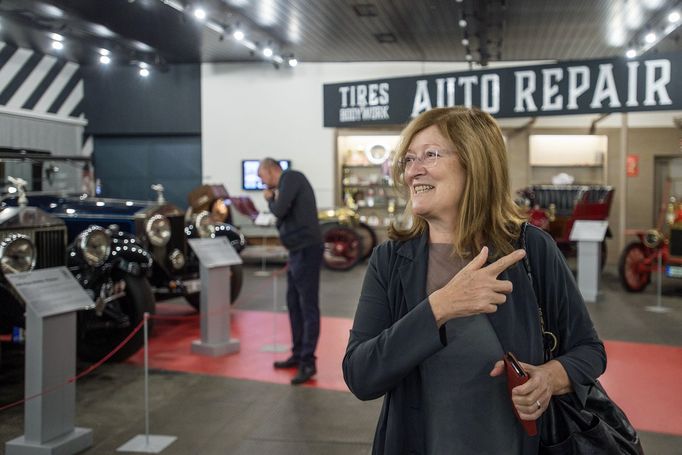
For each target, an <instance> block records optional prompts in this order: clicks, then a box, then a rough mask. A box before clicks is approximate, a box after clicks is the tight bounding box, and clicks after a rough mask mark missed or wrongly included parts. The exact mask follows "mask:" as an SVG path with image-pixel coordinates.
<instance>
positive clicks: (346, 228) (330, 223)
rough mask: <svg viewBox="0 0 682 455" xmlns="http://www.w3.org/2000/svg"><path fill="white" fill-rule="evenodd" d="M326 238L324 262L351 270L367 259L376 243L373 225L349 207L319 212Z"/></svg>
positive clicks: (334, 266) (337, 268)
mask: <svg viewBox="0 0 682 455" xmlns="http://www.w3.org/2000/svg"><path fill="white" fill-rule="evenodd" d="M317 218H318V219H319V220H320V228H321V229H322V237H323V239H324V265H325V266H326V267H327V268H329V269H331V270H350V269H352V268H353V267H354V266H355V265H356V264H357V263H358V262H361V261H364V260H365V259H367V258H368V257H369V256H370V255H371V254H372V250H373V249H374V247H375V246H376V245H377V235H376V233H375V232H374V229H372V228H371V227H369V226H368V225H367V224H365V223H363V222H361V221H360V216H359V215H358V213H357V212H356V211H355V210H353V209H350V208H348V207H340V208H336V209H324V210H319V211H318V212H317Z"/></svg>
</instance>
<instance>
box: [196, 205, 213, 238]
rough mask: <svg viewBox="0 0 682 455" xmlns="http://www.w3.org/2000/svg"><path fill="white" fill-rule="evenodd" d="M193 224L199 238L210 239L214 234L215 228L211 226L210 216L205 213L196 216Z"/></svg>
mask: <svg viewBox="0 0 682 455" xmlns="http://www.w3.org/2000/svg"><path fill="white" fill-rule="evenodd" d="M195 224H196V227H197V232H198V233H199V237H201V238H207V237H212V236H213V234H214V233H215V226H214V225H213V220H212V219H211V214H210V213H208V212H206V211H204V212H201V213H199V214H198V215H197V219H196V221H195Z"/></svg>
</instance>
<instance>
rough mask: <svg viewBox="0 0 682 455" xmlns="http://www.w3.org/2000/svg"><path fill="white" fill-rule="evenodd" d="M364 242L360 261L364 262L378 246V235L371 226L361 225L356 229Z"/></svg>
mask: <svg viewBox="0 0 682 455" xmlns="http://www.w3.org/2000/svg"><path fill="white" fill-rule="evenodd" d="M354 230H355V232H356V233H357V234H358V235H359V236H360V239H361V240H362V253H361V257H360V260H362V261H364V260H366V259H368V258H369V257H370V256H371V255H372V250H374V247H375V246H377V235H376V233H375V232H374V229H372V228H371V227H370V226H368V225H367V224H365V223H360V224H358V225H357V226H355V228H354Z"/></svg>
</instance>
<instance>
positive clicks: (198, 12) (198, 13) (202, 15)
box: [194, 7, 206, 21]
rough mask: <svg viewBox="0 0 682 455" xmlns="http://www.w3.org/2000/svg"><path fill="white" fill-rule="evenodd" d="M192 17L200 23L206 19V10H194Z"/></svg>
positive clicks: (198, 8) (199, 8)
mask: <svg viewBox="0 0 682 455" xmlns="http://www.w3.org/2000/svg"><path fill="white" fill-rule="evenodd" d="M194 17H196V18H197V19H199V20H200V21H203V20H204V19H206V10H205V9H203V8H201V7H197V8H195V9H194Z"/></svg>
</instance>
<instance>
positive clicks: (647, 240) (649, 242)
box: [644, 229, 663, 248]
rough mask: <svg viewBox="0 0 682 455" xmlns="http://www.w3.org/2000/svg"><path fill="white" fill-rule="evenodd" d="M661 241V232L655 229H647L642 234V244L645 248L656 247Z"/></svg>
mask: <svg viewBox="0 0 682 455" xmlns="http://www.w3.org/2000/svg"><path fill="white" fill-rule="evenodd" d="M662 242H663V234H661V233H660V232H658V231H657V230H656V229H649V230H648V231H646V234H645V235H644V245H646V247H647V248H658V247H659V246H660V245H661V243H662Z"/></svg>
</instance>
